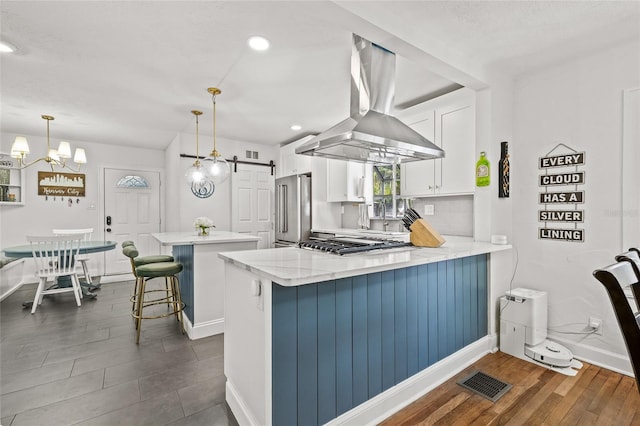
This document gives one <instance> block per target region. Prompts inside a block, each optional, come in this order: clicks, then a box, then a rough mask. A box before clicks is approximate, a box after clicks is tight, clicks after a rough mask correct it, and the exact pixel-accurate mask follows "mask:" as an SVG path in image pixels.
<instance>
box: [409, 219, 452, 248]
mask: <svg viewBox="0 0 640 426" xmlns="http://www.w3.org/2000/svg"><path fill="white" fill-rule="evenodd" d="M409 229H410V230H411V233H410V234H409V240H410V241H411V244H413V245H414V246H417V247H440V246H441V245H442V244H444V243H445V241H446V240H445V239H444V238H442V235H440V234H438V231H436V230H435V229H433V227H432V226H431V225H430V224H429V222H427V221H426V220H424V219H418V220H416V221H415V222H413V223H412V224H411V226H410V227H409Z"/></svg>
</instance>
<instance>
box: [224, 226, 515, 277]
mask: <svg viewBox="0 0 640 426" xmlns="http://www.w3.org/2000/svg"><path fill="white" fill-rule="evenodd" d="M445 238H447V237H446V236H445ZM509 249H511V245H496V244H491V243H483V242H474V241H473V240H472V239H471V238H465V237H449V238H448V239H447V242H446V243H444V244H443V245H442V246H441V247H438V248H422V247H407V248H404V247H403V248H396V249H388V250H379V251H372V252H366V253H357V254H351V255H345V256H338V255H335V254H331V253H324V252H317V251H312V250H304V249H300V248H297V247H287V248H275V249H265V250H251V251H247V250H243V251H234V252H222V253H219V254H218V256H219V257H220V258H222V259H223V260H225V261H226V262H230V263H232V264H234V265H237V266H238V267H240V268H243V269H246V270H248V271H250V272H252V273H254V274H256V275H258V276H259V277H261V278H265V279H268V280H271V281H274V282H277V283H278V284H280V285H283V286H288V287H290V286H297V285H302V284H309V283H313V282H320V281H327V280H334V279H338V278H345V277H351V276H355V275H362V274H368V273H373V272H381V271H388V270H391V269H397V268H406V267H409V266H417V265H424V264H427V263H433V262H439V261H442V260H450V259H457V258H460V257H467V256H474V255H478V254H485V253H491V252H496V251H501V250H509Z"/></svg>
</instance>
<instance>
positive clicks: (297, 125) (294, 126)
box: [291, 124, 302, 130]
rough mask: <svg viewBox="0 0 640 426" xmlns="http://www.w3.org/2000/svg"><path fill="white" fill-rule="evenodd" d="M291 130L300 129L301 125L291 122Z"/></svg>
mask: <svg viewBox="0 0 640 426" xmlns="http://www.w3.org/2000/svg"><path fill="white" fill-rule="evenodd" d="M291 130H302V126H301V125H299V124H293V125H292V126H291Z"/></svg>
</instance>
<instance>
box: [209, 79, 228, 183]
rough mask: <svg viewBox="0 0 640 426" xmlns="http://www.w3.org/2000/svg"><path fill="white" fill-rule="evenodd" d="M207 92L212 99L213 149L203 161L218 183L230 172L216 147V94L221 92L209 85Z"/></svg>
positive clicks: (226, 177) (225, 178)
mask: <svg viewBox="0 0 640 426" xmlns="http://www.w3.org/2000/svg"><path fill="white" fill-rule="evenodd" d="M207 92H209V93H211V97H212V99H213V150H212V151H211V153H210V154H209V158H207V159H206V160H205V161H206V164H207V165H206V168H207V170H208V172H209V174H210V175H211V179H213V182H214V183H215V184H219V183H222V182H224V181H225V180H227V179H228V178H229V174H230V173H231V171H230V168H229V163H227V160H225V159H224V158H223V157H222V155H220V153H219V152H218V150H217V149H216V96H218V95H219V94H220V93H222V91H221V90H220V89H218V88H217V87H209V88H208V89H207Z"/></svg>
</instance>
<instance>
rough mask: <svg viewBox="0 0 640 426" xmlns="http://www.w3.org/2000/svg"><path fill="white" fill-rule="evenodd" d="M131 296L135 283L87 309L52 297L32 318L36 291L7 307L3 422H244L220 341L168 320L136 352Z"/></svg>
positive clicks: (150, 323) (145, 326) (146, 324)
mask: <svg viewBox="0 0 640 426" xmlns="http://www.w3.org/2000/svg"><path fill="white" fill-rule="evenodd" d="M154 281H155V282H157V285H162V286H164V283H163V281H162V280H152V281H151V282H150V283H153V282H154ZM132 291H133V281H127V282H121V283H108V284H103V285H102V289H101V290H98V291H96V294H97V295H98V296H97V298H96V299H95V300H90V299H87V298H85V299H83V300H82V306H81V307H77V306H76V304H75V299H74V297H73V295H72V294H71V293H62V294H57V295H53V296H47V297H45V300H44V301H43V302H42V305H41V306H40V307H38V310H37V311H36V313H35V314H33V315H32V314H31V313H30V310H29V309H23V308H22V301H23V300H32V299H33V296H34V294H35V285H25V286H23V287H22V288H21V289H20V290H18V291H17V292H16V293H14V294H12V295H11V296H9V297H8V298H7V299H5V300H3V301H2V303H1V304H0V338H1V342H0V357H1V359H2V364H1V365H2V369H1V375H0V392H1V396H0V424H2V425H4V426H19V425H29V426H34V425H47V426H53V425H70V424H81V425H117V424H121V425H143V424H145V425H167V424H170V425H174V426H177V425H182V426H184V425H234V424H237V423H236V422H235V419H234V418H233V415H231V414H230V413H229V412H228V411H227V406H226V403H225V399H224V397H225V377H224V374H223V349H224V340H223V336H222V335H217V336H211V337H208V338H204V339H198V340H189V338H188V337H187V336H186V335H182V334H180V331H179V328H178V325H177V322H176V320H175V317H173V316H171V317H167V318H161V319H154V320H146V321H143V323H142V329H141V331H142V332H141V336H140V344H139V345H136V343H135V334H134V325H133V320H132V318H131V302H130V301H129V297H130V294H131V293H132ZM158 308H159V309H166V306H165V305H161V306H159V307H158Z"/></svg>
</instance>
